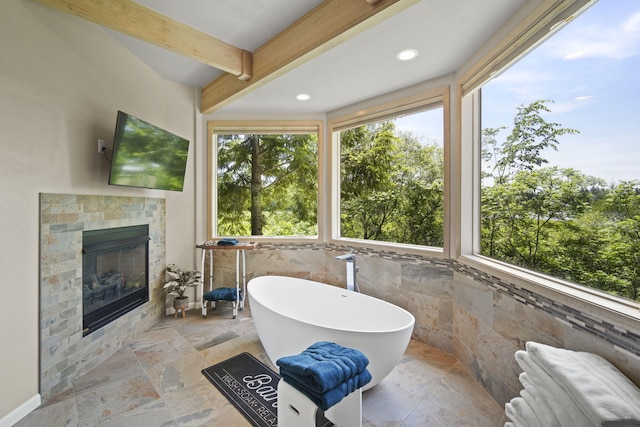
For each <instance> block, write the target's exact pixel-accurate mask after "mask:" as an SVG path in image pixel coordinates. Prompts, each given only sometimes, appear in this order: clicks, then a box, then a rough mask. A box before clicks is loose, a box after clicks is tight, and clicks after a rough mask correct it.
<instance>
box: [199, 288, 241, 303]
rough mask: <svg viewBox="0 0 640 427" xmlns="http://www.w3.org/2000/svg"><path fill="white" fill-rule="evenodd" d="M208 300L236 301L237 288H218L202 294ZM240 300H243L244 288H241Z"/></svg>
mask: <svg viewBox="0 0 640 427" xmlns="http://www.w3.org/2000/svg"><path fill="white" fill-rule="evenodd" d="M202 298H204V299H205V300H207V301H235V300H236V288H218V289H214V290H212V291H209V292H207V293H206V294H204V295H202ZM240 300H242V289H240Z"/></svg>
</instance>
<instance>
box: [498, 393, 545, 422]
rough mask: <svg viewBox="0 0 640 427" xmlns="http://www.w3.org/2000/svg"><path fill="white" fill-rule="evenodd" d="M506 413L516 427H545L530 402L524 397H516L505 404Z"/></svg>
mask: <svg viewBox="0 0 640 427" xmlns="http://www.w3.org/2000/svg"><path fill="white" fill-rule="evenodd" d="M504 413H505V415H506V416H507V417H509V419H510V420H511V421H512V422H513V424H514V425H515V426H516V427H543V426H542V424H540V420H539V419H538V416H537V415H536V414H535V413H534V412H533V410H532V409H531V406H530V405H529V402H527V401H526V400H525V399H524V398H522V397H514V398H513V399H511V401H510V402H508V403H507V404H505V405H504Z"/></svg>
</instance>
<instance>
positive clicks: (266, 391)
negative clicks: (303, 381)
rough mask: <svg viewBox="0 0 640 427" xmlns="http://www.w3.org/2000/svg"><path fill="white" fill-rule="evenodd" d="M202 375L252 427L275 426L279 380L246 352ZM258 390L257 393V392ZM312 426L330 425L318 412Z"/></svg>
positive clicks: (214, 366)
mask: <svg viewBox="0 0 640 427" xmlns="http://www.w3.org/2000/svg"><path fill="white" fill-rule="evenodd" d="M202 373H203V374H204V376H205V377H207V379H208V380H209V381H211V384H213V385H214V386H215V387H216V388H217V389H218V390H220V392H221V393H222V394H223V395H224V396H225V397H226V398H227V399H228V400H229V402H231V403H232V404H233V406H235V407H236V409H238V411H240V413H242V415H244V417H245V418H246V419H247V420H248V421H249V422H250V423H251V425H253V426H254V427H274V426H277V425H278V395H277V389H278V381H280V376H279V375H278V374H276V373H275V372H273V371H272V370H271V369H270V368H269V367H268V366H266V365H264V364H263V363H262V362H260V361H259V360H258V359H256V358H255V357H253V356H252V355H251V354H249V353H246V352H245V353H241V354H238V355H237V356H233V357H232V358H230V359H227V360H224V361H222V362H220V363H217V364H215V365H213V366H209V367H208V368H206V369H203V370H202ZM269 387H273V389H270V388H269ZM258 390H260V393H258V392H257V391H258ZM271 390H273V391H271ZM316 426H319V427H329V426H333V424H332V423H331V422H330V421H329V420H327V419H326V418H325V417H324V416H323V415H322V411H320V410H318V411H317V414H316Z"/></svg>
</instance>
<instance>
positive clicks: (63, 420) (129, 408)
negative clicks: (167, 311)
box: [16, 304, 507, 427]
mask: <svg viewBox="0 0 640 427" xmlns="http://www.w3.org/2000/svg"><path fill="white" fill-rule="evenodd" d="M244 351H247V352H249V353H251V354H252V355H254V356H255V357H256V358H258V359H260V360H261V361H263V362H264V363H265V364H266V365H268V366H270V367H271V368H273V369H274V370H275V371H277V369H275V367H274V366H273V364H272V363H271V362H270V361H269V359H268V357H267V355H266V353H265V352H264V349H263V347H262V345H261V344H260V340H259V339H258V335H257V333H256V330H255V328H254V325H253V320H252V318H251V313H250V310H249V308H248V307H247V308H245V309H244V310H243V311H240V312H239V315H238V318H237V319H235V320H234V319H232V318H231V308H230V306H229V307H228V308H227V307H225V306H224V305H223V304H221V307H219V308H218V309H216V310H210V311H209V315H208V318H207V319H203V318H202V316H201V315H200V311H199V310H190V311H188V312H187V318H185V319H183V318H177V319H174V318H173V317H167V318H166V319H164V320H163V321H161V322H159V323H158V324H156V325H155V326H154V327H153V328H152V329H150V330H149V331H147V332H144V333H142V334H140V335H139V336H137V337H135V339H134V340H133V341H132V342H131V343H130V344H129V345H128V346H126V348H123V349H122V350H120V351H118V352H117V353H115V354H114V355H113V356H111V357H110V358H109V359H107V360H106V361H105V362H103V363H102V364H100V365H99V366H98V367H96V368H95V369H93V370H92V371H91V372H89V373H87V374H86V375H84V376H82V377H80V378H78V379H77V380H76V381H74V382H73V389H72V390H70V391H68V392H67V393H64V394H63V395H61V396H58V397H57V398H56V399H54V400H55V401H53V402H49V403H47V405H46V406H44V407H41V408H38V409H37V410H35V411H33V412H32V413H31V414H29V415H28V416H27V417H25V418H24V419H22V420H21V421H20V422H19V423H18V424H16V426H20V427H25V426H38V427H40V426H47V427H52V426H73V427H75V426H83V427H84V426H100V427H124V426H127V427H128V426H142V427H147V426H225V427H228V426H230V427H235V426H250V424H249V423H248V422H247V421H246V420H245V419H244V417H243V416H242V415H241V414H240V413H239V412H238V411H237V410H236V409H235V408H234V407H233V406H232V405H231V404H230V403H229V402H228V401H227V399H226V398H224V397H223V396H222V395H221V394H220V393H219V392H218V390H217V389H216V388H215V387H214V386H213V385H212V384H211V383H210V382H209V381H208V380H207V379H206V378H205V377H204V375H202V373H201V372H200V371H201V370H202V369H204V368H205V367H207V366H210V365H213V364H215V363H218V362H220V361H222V360H225V359H227V358H229V357H231V356H234V355H236V354H238V353H241V352H244ZM362 412H363V421H362V425H363V426H364V427H372V426H381V427H382V426H384V427H391V426H421V427H422V426H434V427H438V426H473V427H484V426H491V427H495V426H501V425H504V423H505V421H507V418H505V415H504V411H503V408H501V407H500V406H499V405H498V404H497V403H496V402H495V401H494V400H493V399H492V398H491V397H490V396H489V394H488V393H487V392H486V391H485V390H484V389H483V388H482V387H481V386H480V385H479V384H478V383H477V382H475V380H474V379H473V377H471V375H470V374H469V373H468V372H467V371H466V370H465V369H464V368H463V367H462V366H461V365H460V363H458V362H457V361H456V359H455V358H454V357H453V356H451V355H450V354H448V353H445V352H442V351H440V350H438V349H436V348H433V347H430V346H428V345H426V344H422V343H419V342H417V341H413V340H412V341H411V342H410V344H409V347H408V348H407V351H406V352H405V355H404V357H403V359H402V360H401V361H400V363H399V364H398V365H397V367H396V368H395V369H394V370H393V371H392V373H391V374H390V375H389V376H388V377H387V378H385V379H384V380H383V381H382V382H381V383H380V384H378V385H377V386H376V387H374V388H373V389H371V390H368V391H366V392H365V393H364V394H363V403H362Z"/></svg>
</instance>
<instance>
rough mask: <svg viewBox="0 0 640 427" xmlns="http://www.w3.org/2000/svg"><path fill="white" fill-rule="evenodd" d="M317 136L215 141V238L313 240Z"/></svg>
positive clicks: (236, 137)
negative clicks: (216, 201)
mask: <svg viewBox="0 0 640 427" xmlns="http://www.w3.org/2000/svg"><path fill="white" fill-rule="evenodd" d="M317 170H318V138H317V135H218V218H217V221H218V234H219V235H229V236H247V235H252V236H261V235H268V236H277V235H302V236H310V235H315V234H317V198H318V175H317V174H318V172H317Z"/></svg>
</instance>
